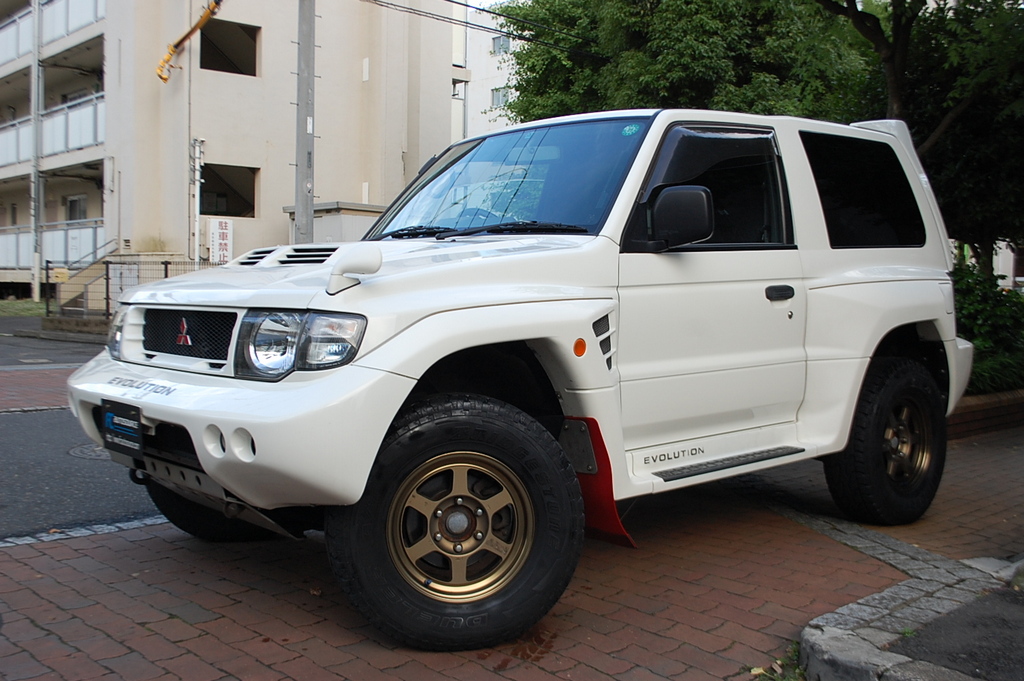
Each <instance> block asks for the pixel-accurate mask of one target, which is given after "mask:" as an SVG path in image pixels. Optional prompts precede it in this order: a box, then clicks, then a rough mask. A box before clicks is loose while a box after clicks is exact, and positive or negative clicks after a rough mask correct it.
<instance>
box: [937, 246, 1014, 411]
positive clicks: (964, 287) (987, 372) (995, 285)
mask: <svg viewBox="0 0 1024 681" xmlns="http://www.w3.org/2000/svg"><path fill="white" fill-rule="evenodd" d="M999 283H1000V278H999V277H996V276H995V275H993V274H987V273H985V272H983V271H981V270H980V269H979V268H978V266H977V265H975V264H973V263H967V264H964V263H958V264H957V265H956V267H955V268H954V270H953V286H954V290H955V292H956V321H957V334H958V335H959V336H961V337H963V338H966V339H967V340H969V341H971V342H972V343H974V369H973V371H972V373H971V384H970V386H968V392H970V393H975V394H978V393H989V392H1000V391H1003V390H1015V389H1018V388H1024V296H1022V295H1021V294H1020V293H1018V292H1017V291H1012V290H1006V289H1001V288H999Z"/></svg>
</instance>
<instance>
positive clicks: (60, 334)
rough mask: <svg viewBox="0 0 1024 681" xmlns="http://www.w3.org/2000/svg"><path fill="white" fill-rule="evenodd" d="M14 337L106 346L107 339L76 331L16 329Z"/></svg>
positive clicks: (102, 336) (94, 334) (95, 334)
mask: <svg viewBox="0 0 1024 681" xmlns="http://www.w3.org/2000/svg"><path fill="white" fill-rule="evenodd" d="M14 335H15V336H18V337H19V338H41V339H43V340H55V341H65V342H71V343H94V344H96V345H105V344H106V342H107V337H106V336H104V335H102V334H98V333H77V332H74V331H37V330H35V329H16V330H15V331H14Z"/></svg>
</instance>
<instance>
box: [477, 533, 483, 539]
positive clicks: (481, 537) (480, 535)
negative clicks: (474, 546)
mask: <svg viewBox="0 0 1024 681" xmlns="http://www.w3.org/2000/svg"><path fill="white" fill-rule="evenodd" d="M475 536H476V538H477V540H480V539H483V538H484V533H483V532H477V533H476V535H475Z"/></svg>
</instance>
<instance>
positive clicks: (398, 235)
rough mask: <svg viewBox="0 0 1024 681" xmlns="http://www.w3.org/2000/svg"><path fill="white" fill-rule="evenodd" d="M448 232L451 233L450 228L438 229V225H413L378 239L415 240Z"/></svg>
mask: <svg viewBox="0 0 1024 681" xmlns="http://www.w3.org/2000/svg"><path fill="white" fill-rule="evenodd" d="M450 231H452V228H451V227H440V226H438V225H413V226H412V227H403V228H402V229H396V230H395V231H393V232H388V233H387V234H382V235H381V236H380V237H379V238H381V239H388V238H390V239H417V238H419V237H421V236H434V235H435V234H443V233H445V232H450Z"/></svg>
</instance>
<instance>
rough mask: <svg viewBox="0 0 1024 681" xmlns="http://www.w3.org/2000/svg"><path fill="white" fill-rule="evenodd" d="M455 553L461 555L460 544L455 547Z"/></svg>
mask: <svg viewBox="0 0 1024 681" xmlns="http://www.w3.org/2000/svg"><path fill="white" fill-rule="evenodd" d="M455 553H462V544H456V545H455Z"/></svg>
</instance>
